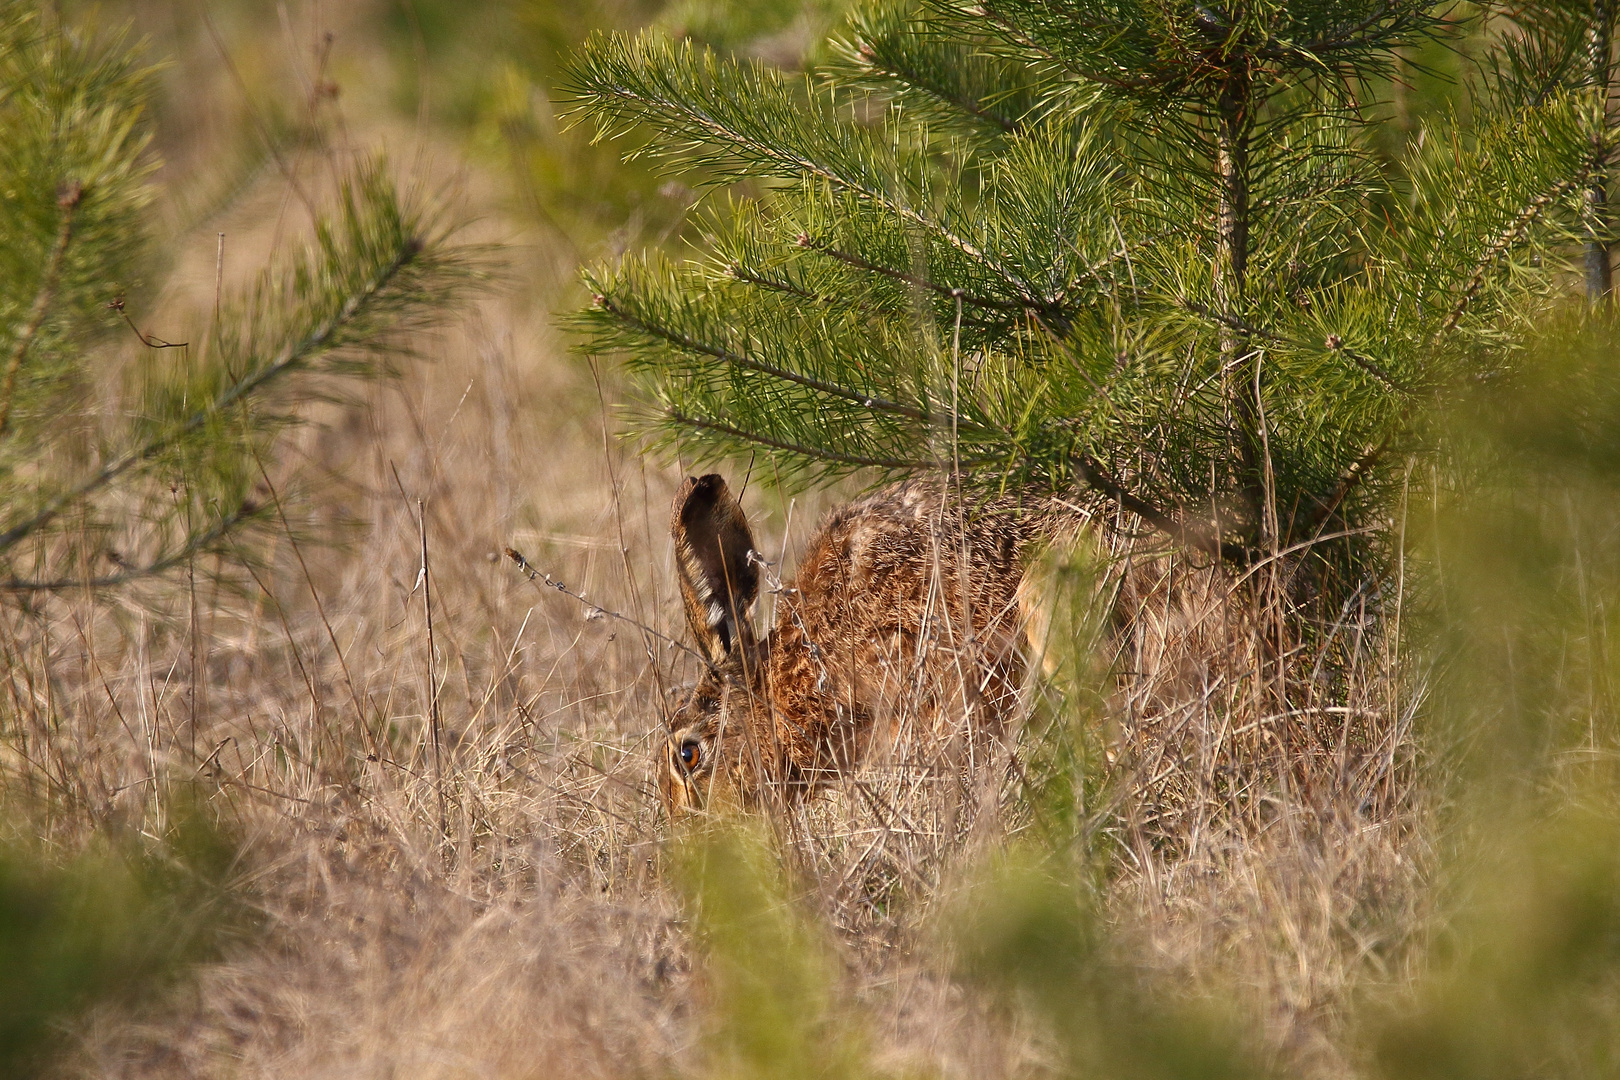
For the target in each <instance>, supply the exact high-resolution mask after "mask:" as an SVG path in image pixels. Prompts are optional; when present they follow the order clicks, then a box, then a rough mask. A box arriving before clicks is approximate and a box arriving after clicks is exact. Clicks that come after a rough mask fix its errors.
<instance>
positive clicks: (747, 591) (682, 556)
mask: <svg viewBox="0 0 1620 1080" xmlns="http://www.w3.org/2000/svg"><path fill="white" fill-rule="evenodd" d="M669 531H670V534H671V535H672V536H674V538H675V566H676V568H677V570H679V572H680V576H681V600H682V602H683V603H684V604H685V605H686V625H687V626H689V627H691V628H692V636H693V637H695V638H697V641H698V645H699V646H701V647H702V649H703V652H704V654H705V655H706V656H708V658H709V661H710V662H711V663H715V664H718V663H720V662H721V661H723V660H725V659H726V657H728V656H730V655H731V653H732V651H733V650H735V649H736V648H737V646H738V643H739V642H741V641H743V640H744V639H745V638H748V637H749V636H750V634H751V632H750V630H749V627H748V610H749V609H750V608H751V607H753V606H754V601H755V600H756V599H758V598H759V568H758V567H757V566H755V565H754V561H753V559H752V558H751V556H752V554H753V551H754V536H753V534H752V533H750V532H749V531H748V519H747V518H746V517H744V516H743V510H742V507H741V506H740V505H738V503H737V500H736V499H735V498H733V497H732V494H731V489H730V488H728V487H726V482H725V480H724V479H722V478H721V477H720V476H718V475H716V474H714V473H710V474H709V475H708V476H697V477H689V478H688V479H687V481H686V483H684V484H682V485H681V490H680V491H679V492H678V493H676V495H675V506H674V509H673V511H672V512H671V514H670V518H669Z"/></svg>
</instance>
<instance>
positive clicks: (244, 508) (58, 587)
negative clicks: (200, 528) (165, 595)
mask: <svg viewBox="0 0 1620 1080" xmlns="http://www.w3.org/2000/svg"><path fill="white" fill-rule="evenodd" d="M260 516H261V511H260V508H259V507H257V506H256V505H254V504H253V503H243V504H242V505H241V506H239V507H238V508H237V509H236V511H235V512H234V513H231V514H229V515H227V516H225V517H223V518H221V519H220V520H219V521H218V522H216V523H215V524H214V526H213V527H212V528H210V529H208V530H207V531H206V532H202V533H198V534H197V535H195V536H193V537H191V538H190V539H189V540H187V541H186V543H185V544H183V545H182V546H181V547H179V548H177V549H176V550H174V551H172V552H170V553H169V554H168V555H164V556H162V557H160V558H157V559H154V560H153V561H152V562H150V563H147V564H146V565H145V566H141V567H132V568H129V569H125V570H122V571H120V572H119V573H117V574H109V575H105V576H103V577H83V578H56V579H53V580H28V579H24V578H15V577H13V578H6V579H0V592H9V593H41V592H68V591H70V590H73V589H85V590H88V591H92V592H94V591H98V590H102V589H114V588H117V587H119V586H121V585H130V584H133V583H135V582H137V581H144V580H147V579H150V578H155V577H160V576H162V575H163V574H166V573H168V572H169V571H171V570H175V569H177V568H179V567H181V566H184V565H186V563H188V562H189V561H190V560H191V558H192V557H193V556H195V555H201V554H205V553H207V552H209V551H212V550H214V549H215V545H217V544H219V543H220V541H222V540H225V539H226V538H227V537H229V536H230V535H231V534H232V533H234V532H235V531H236V530H237V529H239V528H241V526H242V525H244V524H246V523H247V522H249V521H252V520H254V519H256V518H258V517H260Z"/></svg>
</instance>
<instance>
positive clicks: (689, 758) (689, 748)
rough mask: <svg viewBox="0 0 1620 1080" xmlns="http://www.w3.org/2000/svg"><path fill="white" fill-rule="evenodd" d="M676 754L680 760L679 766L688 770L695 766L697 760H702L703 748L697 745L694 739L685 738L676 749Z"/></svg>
mask: <svg viewBox="0 0 1620 1080" xmlns="http://www.w3.org/2000/svg"><path fill="white" fill-rule="evenodd" d="M676 754H677V756H678V757H679V758H680V760H681V768H683V769H685V770H687V771H688V772H690V771H691V770H693V769H695V768H697V765H698V762H699V761H700V760H702V757H703V749H702V747H700V746H699V745H698V741H697V740H696V739H687V740H686V741H685V742H683V743H681V748H680V749H679V750H677V751H676Z"/></svg>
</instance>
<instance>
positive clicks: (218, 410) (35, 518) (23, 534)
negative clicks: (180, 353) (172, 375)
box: [0, 237, 422, 552]
mask: <svg viewBox="0 0 1620 1080" xmlns="http://www.w3.org/2000/svg"><path fill="white" fill-rule="evenodd" d="M421 252H422V242H421V241H420V240H418V239H416V238H414V237H411V238H407V239H406V240H405V241H404V242H403V243H401V244H399V246H398V250H397V251H396V252H395V255H394V258H393V259H392V260H391V261H390V262H389V263H388V264H387V265H385V266H384V267H383V268H382V270H381V271H380V272H379V273H378V274H377V275H376V276H375V277H374V278H372V279H371V280H370V281H369V282H367V283H366V285H365V286H364V287H363V288H362V289H360V290H358V291H357V292H355V293H354V294H353V295H351V296H350V297H349V298H348V299H347V300H346V301H345V302H344V303H343V305H342V306H341V307H339V308H338V310H337V311H336V312H335V313H334V314H333V315H332V316H331V317H330V318H328V319H326V320H325V321H324V322H323V323H321V324H320V325H318V326H316V327H315V328H314V329H313V330H312V331H311V332H310V333H309V334H308V335H307V336H306V337H304V338H303V339H302V340H300V341H298V342H296V343H294V344H292V345H289V346H288V347H287V348H286V349H285V350H284V351H283V352H282V353H281V354H280V355H279V356H277V357H276V358H275V359H274V360H272V361H271V363H269V364H267V365H266V366H264V367H262V368H259V369H258V370H256V371H252V372H250V373H249V374H247V375H245V376H243V377H242V378H240V379H237V380H236V381H234V382H233V383H231V384H230V385H229V386H227V387H226V388H225V389H224V390H223V391H222V392H221V393H219V394H218V395H217V396H216V397H215V398H214V399H213V400H212V401H210V402H209V403H208V405H207V406H206V407H204V408H202V409H198V410H197V411H195V412H193V413H192V414H191V416H190V417H189V418H187V419H186V420H185V421H184V422H183V423H181V424H179V425H178V426H175V427H171V428H170V429H169V430H168V431H166V432H164V433H163V434H161V435H157V436H154V437H153V438H150V439H148V440H146V441H145V442H143V443H142V444H141V445H140V446H137V447H135V448H133V449H131V450H129V451H126V452H125V453H124V454H122V455H120V456H119V457H117V458H115V459H114V460H113V461H111V462H109V463H108V464H107V465H104V466H103V467H102V468H101V469H99V470H98V471H97V472H95V473H94V474H92V475H91V476H89V477H86V478H85V479H83V480H81V481H80V482H79V483H77V484H75V485H73V486H72V487H70V488H68V489H67V490H66V491H63V492H60V493H59V494H57V495H56V496H54V497H53V498H51V499H50V500H49V501H47V502H46V503H45V505H44V506H43V507H42V508H41V509H39V510H38V511H36V512H35V513H34V514H32V515H31V516H30V517H28V518H26V519H25V520H23V521H21V522H19V523H17V524H16V525H13V526H11V527H10V528H8V529H6V530H5V532H3V533H0V552H3V551H8V550H10V549H11V548H13V547H15V546H16V545H17V544H18V543H20V542H21V541H22V540H24V539H26V538H28V537H29V536H32V535H33V534H34V533H36V532H38V531H39V530H40V529H41V528H44V527H45V526H47V525H49V524H50V523H51V522H52V521H54V520H55V519H56V518H57V517H58V516H59V515H60V514H61V513H62V512H63V511H64V510H66V509H67V508H68V507H70V506H73V505H74V504H76V503H78V502H79V501H80V500H82V499H84V498H85V497H87V496H89V495H92V494H94V493H95V492H97V491H99V490H101V489H102V488H104V487H106V486H107V485H108V484H110V483H112V482H113V481H114V480H116V479H118V478H119V477H121V476H123V475H124V474H125V473H127V472H129V471H130V470H131V469H134V468H136V467H138V466H141V465H144V464H146V463H148V462H151V461H153V460H155V459H157V458H159V457H161V456H162V455H163V454H165V453H167V452H168V451H169V450H170V449H171V448H172V447H174V446H175V445H177V444H178V443H179V442H180V441H181V440H183V439H184V438H186V437H187V436H189V435H192V434H194V433H196V432H198V431H201V430H202V429H203V427H204V426H205V425H207V423H208V422H209V421H210V420H211V419H213V418H214V417H216V416H219V415H221V414H222V413H224V412H226V411H227V410H229V409H230V408H231V407H232V406H234V405H236V404H237V403H238V402H240V401H242V400H244V399H246V398H248V397H249V396H251V395H252V394H254V393H256V392H258V391H259V390H261V389H263V388H264V387H266V386H268V385H269V384H271V383H273V382H275V381H276V380H278V379H280V378H281V377H282V376H284V375H286V374H288V373H289V372H291V371H293V370H296V369H297V368H299V367H302V366H303V365H304V364H305V363H306V362H307V361H308V360H310V359H311V358H312V357H314V356H316V355H318V354H320V353H321V352H323V351H325V350H326V349H327V348H328V347H329V346H330V345H332V344H333V343H334V341H335V340H336V339H337V338H338V336H339V334H340V333H341V332H342V331H343V330H344V329H346V328H347V327H348V326H349V325H350V324H352V323H354V322H355V321H356V320H357V319H358V318H359V317H361V316H362V315H364V314H366V313H367V308H368V306H370V305H372V304H374V303H375V302H376V301H377V300H378V298H379V297H380V296H381V295H382V293H383V292H384V290H385V289H387V287H388V286H389V285H390V284H391V283H392V282H393V281H394V280H395V279H396V278H398V276H399V275H400V273H401V272H402V271H403V270H405V269H406V267H408V266H409V265H410V264H411V262H412V261H413V260H414V259H415V258H416V257H417V256H418V255H420V254H421Z"/></svg>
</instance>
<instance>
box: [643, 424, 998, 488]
mask: <svg viewBox="0 0 1620 1080" xmlns="http://www.w3.org/2000/svg"><path fill="white" fill-rule="evenodd" d="M664 415H665V417H666V418H667V419H669V420H670V421H671V422H672V423H676V424H680V425H682V426H684V427H689V428H695V429H697V430H699V431H710V432H713V433H715V434H716V435H724V436H726V437H727V438H731V439H736V440H737V441H738V442H741V443H745V444H748V445H758V446H768V447H770V448H771V449H773V450H782V451H785V452H787V453H789V454H796V455H798V456H799V457H803V458H808V459H810V460H813V461H826V462H830V463H832V464H834V465H842V466H847V467H849V468H859V469H884V470H886V471H888V472H897V473H899V472H916V471H918V470H919V469H930V468H933V467H935V466H936V465H938V462H936V461H917V460H905V459H902V458H881V457H862V456H860V455H857V454H840V453H838V452H837V451H835V450H825V449H822V448H820V447H814V446H805V445H803V444H801V443H790V442H784V441H783V440H781V439H773V438H771V437H769V436H767V435H761V434H759V433H758V432H754V431H744V430H743V429H742V428H738V427H732V426H731V425H730V424H726V423H722V422H721V421H719V420H703V419H699V418H698V417H695V416H687V415H686V414H684V413H680V412H677V411H675V410H673V409H669V410H666V411H665V413H664ZM967 460H968V464H981V463H983V462H984V461H988V460H990V459H989V458H980V459H967Z"/></svg>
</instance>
